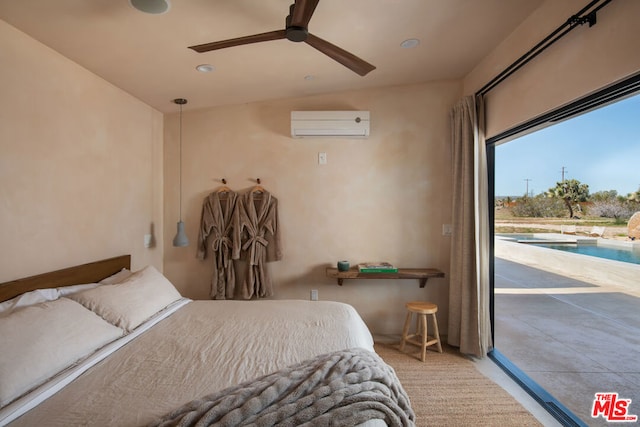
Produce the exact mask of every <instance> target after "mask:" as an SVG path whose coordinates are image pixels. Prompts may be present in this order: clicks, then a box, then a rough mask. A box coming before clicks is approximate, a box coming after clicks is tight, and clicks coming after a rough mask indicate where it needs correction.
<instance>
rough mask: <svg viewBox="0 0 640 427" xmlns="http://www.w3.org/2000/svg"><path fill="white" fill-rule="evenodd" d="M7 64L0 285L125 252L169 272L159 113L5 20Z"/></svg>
mask: <svg viewBox="0 0 640 427" xmlns="http://www.w3.org/2000/svg"><path fill="white" fill-rule="evenodd" d="M0 63H1V64H2V66H0V93H2V97H3V100H2V102H0V236H1V238H2V246H1V248H2V249H1V253H2V256H0V281H7V280H12V279H16V278H19V277H24V276H28V275H33V274H38V273H42V272H45V271H50V270H53V269H57V268H63V267H68V266H70V265H75V264H80V263H83V262H89V261H93V260H96V259H100V258H107V257H111V256H115V255H120V254H125V253H130V254H132V256H133V263H134V267H136V266H144V265H146V264H154V265H155V266H157V267H158V268H162V246H161V245H162V122H163V117H162V114H160V113H159V112H158V111H156V110H154V109H152V108H150V107H149V106H147V105H145V104H143V103H142V102H140V101H138V100H137V99H135V98H133V97H131V96H130V95H128V94H126V93H125V92H123V91H122V90H120V89H118V88H116V87H114V86H113V85H111V84H110V83H108V82H106V81H104V80H102V79H101V78H99V77H97V76H96V75H94V74H92V73H90V72H88V71H87V70H85V69H84V68H81V67H79V66H78V65H77V64H75V63H73V62H72V61H70V60H68V59H66V58H64V57H63V56H61V55H59V54H58V53H56V52H54V51H53V50H51V49H49V48H47V47H46V46H44V45H42V44H41V43H39V42H37V41H35V40H33V39H32V38H30V37H28V36H26V35H25V34H23V33H21V32H19V31H17V30H16V29H15V28H13V27H11V26H9V25H8V24H6V23H5V22H4V21H0ZM152 223H153V224H154V225H155V236H156V238H157V241H158V246H157V247H156V248H154V249H145V248H144V244H143V243H144V240H143V237H144V235H145V234H146V233H149V231H150V228H151V224H152Z"/></svg>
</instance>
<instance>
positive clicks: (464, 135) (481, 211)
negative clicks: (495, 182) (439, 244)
mask: <svg viewBox="0 0 640 427" xmlns="http://www.w3.org/2000/svg"><path fill="white" fill-rule="evenodd" d="M451 131H452V132H451V138H452V141H451V142H452V162H453V165H452V169H453V188H452V194H453V206H452V211H453V213H452V227H453V233H452V241H451V266H450V274H449V335H448V342H449V344H451V345H453V346H456V347H459V348H460V351H461V352H462V353H466V354H470V355H474V356H477V357H484V356H486V354H487V352H488V351H489V350H490V349H491V347H492V341H491V320H490V314H489V299H490V294H489V293H490V285H489V239H490V235H489V220H488V214H489V206H488V175H487V155H486V145H485V138H484V104H483V99H482V98H481V97H473V96H468V97H465V98H463V99H462V100H460V101H459V102H458V103H457V104H456V105H455V106H454V107H453V109H452V111H451Z"/></svg>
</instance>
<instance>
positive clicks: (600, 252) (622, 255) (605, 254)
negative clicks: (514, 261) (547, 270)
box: [537, 243, 640, 264]
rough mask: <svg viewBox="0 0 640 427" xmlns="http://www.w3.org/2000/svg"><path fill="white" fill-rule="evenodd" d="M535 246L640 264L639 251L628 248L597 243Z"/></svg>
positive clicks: (541, 244) (542, 244)
mask: <svg viewBox="0 0 640 427" xmlns="http://www.w3.org/2000/svg"><path fill="white" fill-rule="evenodd" d="M537 246H542V247H545V248H550V249H556V250H559V251H565V252H573V253H575V254H580V255H590V256H595V257H599V258H606V259H611V260H614V261H622V262H630V263H632V264H640V251H633V250H629V249H619V248H611V247H607V246H597V245H575V244H553V243H538V244H537Z"/></svg>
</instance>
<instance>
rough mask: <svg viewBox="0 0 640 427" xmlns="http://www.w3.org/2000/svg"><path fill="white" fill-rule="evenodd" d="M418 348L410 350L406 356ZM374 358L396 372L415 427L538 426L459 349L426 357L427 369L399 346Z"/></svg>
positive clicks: (383, 348)
mask: <svg viewBox="0 0 640 427" xmlns="http://www.w3.org/2000/svg"><path fill="white" fill-rule="evenodd" d="M414 349H415V352H416V354H417V353H418V352H419V349H418V348H417V347H413V346H411V345H407V347H406V349H405V351H408V352H410V351H412V350H414ZM375 350H376V352H377V353H378V354H379V355H380V357H382V359H383V360H384V361H385V362H386V363H387V364H388V365H390V366H391V367H393V369H394V370H395V371H396V375H397V376H398V378H399V379H400V381H401V382H402V385H403V387H404V389H405V391H406V392H407V394H408V395H409V399H410V400H411V406H412V407H413V410H414V411H415V413H416V425H417V426H427V425H429V426H456V427H457V426H500V427H508V426H540V425H541V424H540V423H539V422H538V420H536V418H535V417H534V416H533V415H532V414H531V413H529V412H528V411H527V410H526V409H525V408H524V407H523V406H522V405H521V404H520V403H519V402H518V401H517V400H516V399H515V398H514V397H513V396H511V395H510V394H509V393H507V391H505V390H504V389H503V388H502V387H500V386H499V385H498V384H496V383H494V382H493V381H491V380H490V379H489V378H487V377H486V376H484V375H483V374H482V373H481V372H479V371H478V370H477V369H476V367H475V366H474V364H473V362H472V361H471V360H469V359H468V358H466V357H464V356H462V355H461V354H460V353H459V352H458V351H457V350H456V349H455V348H453V347H449V346H443V351H444V353H442V354H440V353H438V352H433V351H428V352H427V361H426V362H425V363H423V362H421V361H420V360H418V359H417V358H416V357H413V356H411V355H409V354H405V353H401V352H400V351H399V350H398V347H397V345H392V344H384V343H376V344H375Z"/></svg>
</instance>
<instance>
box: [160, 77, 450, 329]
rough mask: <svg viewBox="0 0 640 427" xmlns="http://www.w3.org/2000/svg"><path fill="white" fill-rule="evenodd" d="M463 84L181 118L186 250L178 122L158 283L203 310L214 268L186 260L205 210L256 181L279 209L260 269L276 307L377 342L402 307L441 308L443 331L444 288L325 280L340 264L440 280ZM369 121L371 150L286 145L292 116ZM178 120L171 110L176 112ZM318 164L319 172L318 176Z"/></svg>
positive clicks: (170, 133) (331, 143) (312, 142)
mask: <svg viewBox="0 0 640 427" xmlns="http://www.w3.org/2000/svg"><path fill="white" fill-rule="evenodd" d="M460 95H461V84H460V82H437V83H431V84H421V85H413V86H404V87H393V88H386V89H376V90H365V91H353V92H343V93H335V94H331V95H325V96H315V97H306V98H295V99H284V100H279V101H273V102H263V103H254V104H247V105H238V106H228V107H224V108H214V109H209V110H201V111H187V112H185V113H184V115H183V159H184V166H183V191H184V193H183V220H184V221H185V222H186V228H187V234H188V235H189V238H190V240H191V245H190V246H189V247H187V248H174V247H172V246H171V239H172V238H173V235H174V234H175V227H176V221H177V220H178V212H179V211H178V200H179V193H178V182H179V175H178V170H179V169H178V165H179V164H178V158H179V151H178V146H179V144H178V141H179V138H178V130H177V129H178V115H177V114H173V115H169V116H167V117H166V120H165V229H164V232H165V265H164V267H165V274H166V275H167V277H168V278H169V279H170V280H171V281H172V282H173V283H175V284H176V286H177V287H178V288H179V290H180V291H181V292H182V293H183V294H185V295H187V296H190V297H193V298H207V297H208V293H209V280H210V276H211V273H212V264H211V262H210V260H209V259H207V260H205V261H199V260H197V259H196V258H195V254H196V245H195V243H196V238H197V229H198V225H199V220H200V211H201V206H202V200H203V198H204V197H205V196H206V195H207V194H208V193H209V192H211V191H212V190H214V189H215V188H217V187H218V186H219V185H221V182H220V181H221V179H222V178H226V180H227V182H228V186H229V187H231V188H232V189H235V190H237V191H240V192H243V191H246V190H248V189H249V188H250V187H251V186H253V185H254V184H255V179H256V178H260V179H261V180H262V185H263V186H264V187H265V188H266V189H267V190H269V191H270V192H272V194H273V195H275V196H276V197H277V198H278V200H279V204H280V223H281V229H282V240H283V246H284V259H283V260H282V261H279V262H275V263H271V264H269V267H270V269H271V273H272V277H273V278H274V282H275V289H276V298H279V299H284V298H301V299H308V298H309V292H310V290H311V289H318V290H319V296H320V299H323V300H335V301H343V302H347V303H350V304H352V305H354V306H355V307H356V309H357V310H358V311H359V313H360V314H361V315H362V317H363V318H364V320H365V322H366V323H367V324H368V326H369V327H370V328H371V329H372V331H373V332H374V333H400V331H401V324H402V322H403V320H404V314H405V311H404V302H406V301H410V300H414V299H429V300H432V301H434V302H436V303H438V304H439V305H440V307H441V312H440V314H439V319H440V321H441V324H442V329H443V331H446V319H447V309H446V307H447V301H448V279H432V280H431V281H430V282H429V283H428V284H427V288H426V289H420V288H419V286H418V283H417V281H384V280H381V281H378V280H371V281H354V282H350V281H346V282H345V285H344V286H342V287H339V286H338V285H337V284H336V283H335V281H333V280H330V279H328V278H326V277H325V274H324V270H325V267H327V266H334V265H335V263H336V261H338V260H341V259H347V260H349V261H350V262H351V263H352V264H355V263H357V262H362V261H375V260H388V261H390V262H392V263H396V264H397V265H399V266H402V267H435V268H439V269H441V270H443V271H445V272H447V274H448V268H449V247H450V245H449V240H450V238H448V237H443V236H442V225H443V224H445V223H449V222H450V206H451V198H450V194H449V188H450V186H451V177H450V151H449V110H450V108H451V106H452V105H453V103H454V102H455V101H456V100H457V99H458V98H459V97H460ZM340 109H347V110H351V109H356V110H369V111H371V136H370V137H369V138H368V139H360V140H357V139H292V138H291V137H290V119H289V117H290V112H291V111H292V110H340ZM176 111H178V108H177V106H176ZM319 152H326V153H327V157H328V164H327V165H323V166H321V165H318V153H319Z"/></svg>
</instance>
